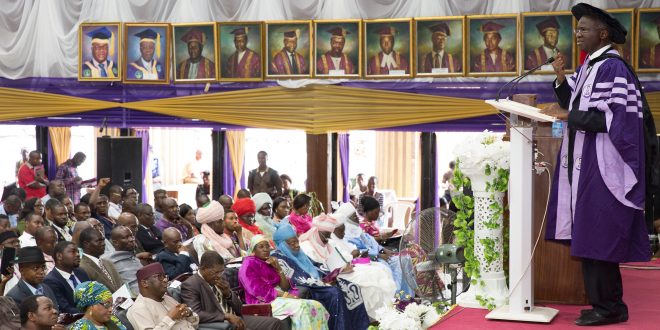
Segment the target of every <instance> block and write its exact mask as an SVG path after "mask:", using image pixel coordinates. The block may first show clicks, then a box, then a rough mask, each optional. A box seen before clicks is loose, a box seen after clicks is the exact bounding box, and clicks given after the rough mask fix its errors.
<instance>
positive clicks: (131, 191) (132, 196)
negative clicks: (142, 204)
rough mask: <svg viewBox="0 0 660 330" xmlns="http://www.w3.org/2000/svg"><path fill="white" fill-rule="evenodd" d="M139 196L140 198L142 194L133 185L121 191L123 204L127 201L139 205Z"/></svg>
mask: <svg viewBox="0 0 660 330" xmlns="http://www.w3.org/2000/svg"><path fill="white" fill-rule="evenodd" d="M139 198H140V194H139V193H138V192H137V190H135V188H133V187H128V188H126V189H125V190H124V191H123V192H122V193H121V202H122V204H123V203H126V202H129V203H132V204H134V205H137V203H138V200H139ZM123 212H126V211H125V210H123Z"/></svg>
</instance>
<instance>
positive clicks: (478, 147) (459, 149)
mask: <svg viewBox="0 0 660 330" xmlns="http://www.w3.org/2000/svg"><path fill="white" fill-rule="evenodd" d="M454 154H455V155H456V159H457V160H458V161H459V163H460V168H461V170H462V171H463V172H465V173H466V175H467V176H470V174H477V173H478V174H481V173H483V170H484V169H485V168H486V166H490V167H491V168H502V169H507V170H508V169H509V143H508V142H504V141H502V136H501V135H499V134H494V133H493V132H489V131H484V132H483V133H481V134H479V135H473V136H470V137H468V138H466V139H465V140H464V141H463V142H462V143H460V144H458V145H457V146H456V148H455V149H454Z"/></svg>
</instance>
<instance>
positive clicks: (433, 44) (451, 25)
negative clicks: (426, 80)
mask: <svg viewBox="0 0 660 330" xmlns="http://www.w3.org/2000/svg"><path fill="white" fill-rule="evenodd" d="M413 24H414V27H415V42H414V44H415V48H414V50H415V60H416V61H415V63H416V65H415V76H417V77H446V76H462V75H463V74H464V73H465V70H464V68H465V59H464V56H463V55H464V54H465V43H464V38H463V37H464V33H463V31H464V28H465V17H464V16H448V17H433V18H415V20H414V23H413Z"/></svg>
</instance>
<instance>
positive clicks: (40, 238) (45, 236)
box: [34, 226, 57, 274]
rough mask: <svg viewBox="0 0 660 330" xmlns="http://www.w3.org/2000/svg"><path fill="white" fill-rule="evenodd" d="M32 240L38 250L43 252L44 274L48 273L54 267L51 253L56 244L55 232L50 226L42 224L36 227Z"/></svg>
mask: <svg viewBox="0 0 660 330" xmlns="http://www.w3.org/2000/svg"><path fill="white" fill-rule="evenodd" d="M34 240H35V241H36V242H37V247H38V248H39V250H41V252H43V254H44V260H46V274H48V273H50V272H51V271H52V270H53V268H55V258H54V255H53V250H54V249H55V244H57V234H55V229H53V228H52V227H50V226H44V227H41V228H39V229H37V232H36V234H34Z"/></svg>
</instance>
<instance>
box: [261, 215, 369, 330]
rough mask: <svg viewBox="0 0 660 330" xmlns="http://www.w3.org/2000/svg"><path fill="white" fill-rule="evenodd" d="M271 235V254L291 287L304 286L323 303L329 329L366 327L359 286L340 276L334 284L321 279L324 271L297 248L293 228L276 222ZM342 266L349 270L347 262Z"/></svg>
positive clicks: (367, 318) (367, 321)
mask: <svg viewBox="0 0 660 330" xmlns="http://www.w3.org/2000/svg"><path fill="white" fill-rule="evenodd" d="M333 227H334V226H333ZM313 230H314V229H311V230H310V231H308V232H307V233H310V232H312V231H313ZM273 239H274V240H275V244H276V250H275V251H273V253H272V254H271V256H273V257H275V258H277V259H278V261H279V263H280V267H282V269H283V270H284V273H285V275H286V277H287V279H288V280H289V282H290V283H292V284H291V285H292V287H294V288H295V286H297V285H302V286H304V287H305V288H306V289H307V291H308V292H309V293H310V299H314V300H316V301H318V302H320V303H321V304H323V307H325V309H326V310H327V311H328V312H329V313H330V319H329V320H328V327H329V328H330V329H366V328H367V327H368V326H369V317H368V316H367V311H366V309H365V305H364V301H363V297H362V294H361V293H360V288H358V287H356V285H355V284H353V283H351V282H349V281H346V280H343V279H336V281H337V283H336V284H335V285H330V284H326V283H323V282H322V278H323V277H324V276H325V275H327V274H326V273H325V272H323V271H321V270H320V269H319V268H318V266H321V264H319V263H317V264H314V263H313V262H312V260H311V259H309V257H308V256H307V255H306V254H305V252H304V251H301V250H300V244H299V242H298V237H297V236H296V231H295V230H294V229H293V227H291V225H290V224H288V223H286V222H284V223H282V224H280V226H279V227H278V228H277V230H276V231H275V235H274V238H273ZM344 266H346V268H345V269H346V270H348V271H352V268H353V266H352V265H351V264H348V265H344ZM344 293H345V294H344ZM349 297H350V298H349ZM347 298H348V300H347Z"/></svg>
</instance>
